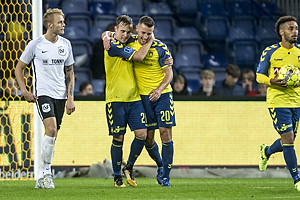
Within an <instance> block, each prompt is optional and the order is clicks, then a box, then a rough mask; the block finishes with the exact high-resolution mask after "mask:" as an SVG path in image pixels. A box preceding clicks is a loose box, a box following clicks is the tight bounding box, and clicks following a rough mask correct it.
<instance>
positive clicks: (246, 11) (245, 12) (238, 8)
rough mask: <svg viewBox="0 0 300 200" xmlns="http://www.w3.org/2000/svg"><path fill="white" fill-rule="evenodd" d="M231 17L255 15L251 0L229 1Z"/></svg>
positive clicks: (228, 6)
mask: <svg viewBox="0 0 300 200" xmlns="http://www.w3.org/2000/svg"><path fill="white" fill-rule="evenodd" d="M227 12H228V16H229V17H235V16H254V13H253V9H252V2H251V0H243V1H241V0H231V1H228V2H227Z"/></svg>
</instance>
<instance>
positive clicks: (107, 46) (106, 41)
mask: <svg viewBox="0 0 300 200" xmlns="http://www.w3.org/2000/svg"><path fill="white" fill-rule="evenodd" d="M110 41H116V39H115V38H113V37H110V36H105V37H104V38H103V47H104V49H105V50H106V51H108V50H109V49H110Z"/></svg>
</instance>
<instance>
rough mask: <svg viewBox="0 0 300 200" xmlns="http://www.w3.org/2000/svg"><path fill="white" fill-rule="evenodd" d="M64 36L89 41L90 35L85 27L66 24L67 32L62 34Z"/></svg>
mask: <svg viewBox="0 0 300 200" xmlns="http://www.w3.org/2000/svg"><path fill="white" fill-rule="evenodd" d="M62 36H63V37H65V38H67V39H69V40H71V41H72V40H86V41H89V35H88V34H87V32H85V31H84V30H83V29H80V28H78V27H76V26H75V27H73V26H66V27H65V33H64V34H63V35H62Z"/></svg>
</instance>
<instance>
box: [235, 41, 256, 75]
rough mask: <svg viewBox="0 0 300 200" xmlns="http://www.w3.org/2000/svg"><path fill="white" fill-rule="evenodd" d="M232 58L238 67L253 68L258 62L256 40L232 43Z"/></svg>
mask: <svg viewBox="0 0 300 200" xmlns="http://www.w3.org/2000/svg"><path fill="white" fill-rule="evenodd" d="M233 53H234V60H235V63H236V64H237V65H239V67H240V68H251V69H253V70H254V68H255V66H256V65H257V63H258V45H257V43H256V42H241V41H237V42H234V43H233Z"/></svg>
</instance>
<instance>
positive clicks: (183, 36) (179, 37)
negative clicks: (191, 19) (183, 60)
mask: <svg viewBox="0 0 300 200" xmlns="http://www.w3.org/2000/svg"><path fill="white" fill-rule="evenodd" d="M173 38H174V41H175V42H177V43H179V42H181V41H196V42H200V41H201V37H200V35H199V32H198V30H197V29H196V28H195V27H176V28H175V29H174V31H173Z"/></svg>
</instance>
